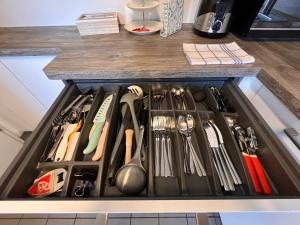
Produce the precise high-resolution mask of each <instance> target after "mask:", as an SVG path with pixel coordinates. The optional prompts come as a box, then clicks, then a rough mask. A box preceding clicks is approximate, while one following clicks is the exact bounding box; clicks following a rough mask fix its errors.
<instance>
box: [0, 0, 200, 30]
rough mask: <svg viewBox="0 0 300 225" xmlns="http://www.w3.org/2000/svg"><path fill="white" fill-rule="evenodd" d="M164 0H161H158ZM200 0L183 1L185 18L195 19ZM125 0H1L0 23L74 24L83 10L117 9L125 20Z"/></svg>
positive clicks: (17, 24) (4, 24)
mask: <svg viewBox="0 0 300 225" xmlns="http://www.w3.org/2000/svg"><path fill="white" fill-rule="evenodd" d="M160 1H163V0H160ZM199 1H200V0H185V1H184V22H186V23H191V22H193V20H194V16H195V13H196V11H197V8H198V7H197V6H198V3H199ZM126 2H127V0H1V2H0V26H2V27H17V26H56V25H57V26H59V25H74V24H75V23H74V22H75V19H76V18H77V17H78V16H79V15H80V14H82V13H90V12H104V11H117V12H119V16H120V19H121V22H122V23H124V18H125V4H126Z"/></svg>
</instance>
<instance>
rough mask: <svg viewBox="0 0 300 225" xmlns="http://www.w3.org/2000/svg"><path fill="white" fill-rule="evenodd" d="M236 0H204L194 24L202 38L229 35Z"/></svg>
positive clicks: (195, 29)
mask: <svg viewBox="0 0 300 225" xmlns="http://www.w3.org/2000/svg"><path fill="white" fill-rule="evenodd" d="M233 4H234V0H203V1H202V2H201V3H200V6H199V10H198V14H197V16H196V18H195V22H194V24H193V30H194V32H195V33H196V34H199V35H200V36H205V37H210V38H218V37H223V36H225V35H226V33H228V30H229V26H230V19H231V10H232V7H233Z"/></svg>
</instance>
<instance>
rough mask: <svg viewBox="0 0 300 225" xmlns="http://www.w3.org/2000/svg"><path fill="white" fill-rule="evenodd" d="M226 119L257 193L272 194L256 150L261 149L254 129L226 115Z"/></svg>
mask: <svg viewBox="0 0 300 225" xmlns="http://www.w3.org/2000/svg"><path fill="white" fill-rule="evenodd" d="M226 120H227V122H228V124H229V126H230V127H231V130H232V133H233V135H234V137H235V138H236V141H237V143H238V145H239V148H240V151H241V153H242V157H243V160H244V163H245V165H246V167H247V170H248V172H249V175H250V178H251V181H252V183H253V186H254V188H255V191H256V193H258V194H264V195H270V194H271V189H270V186H269V184H268V181H267V178H266V176H265V173H264V170H263V168H262V166H261V163H260V161H259V159H258V157H257V154H256V152H257V151H259V148H258V142H257V138H256V135H255V131H254V129H253V128H252V127H248V128H247V129H246V130H244V129H243V128H242V126H240V125H239V124H237V123H236V122H235V120H234V119H232V118H230V117H226Z"/></svg>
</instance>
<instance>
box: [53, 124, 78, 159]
mask: <svg viewBox="0 0 300 225" xmlns="http://www.w3.org/2000/svg"><path fill="white" fill-rule="evenodd" d="M77 125H78V124H77V123H74V124H65V125H64V130H65V131H64V134H63V138H62V140H61V142H60V144H59V146H58V147H57V150H56V153H55V158H54V162H60V161H62V160H63V159H64V157H65V154H66V151H67V147H68V140H69V136H70V134H71V133H72V132H73V131H74V130H75V128H76V127H77Z"/></svg>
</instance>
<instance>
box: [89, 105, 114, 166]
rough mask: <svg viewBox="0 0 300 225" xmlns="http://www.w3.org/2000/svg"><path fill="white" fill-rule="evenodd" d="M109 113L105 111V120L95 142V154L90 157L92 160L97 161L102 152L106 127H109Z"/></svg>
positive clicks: (106, 131)
mask: <svg viewBox="0 0 300 225" xmlns="http://www.w3.org/2000/svg"><path fill="white" fill-rule="evenodd" d="M110 109H111V107H109V110H110ZM109 115H110V113H109V111H107V113H106V122H105V124H104V127H103V129H102V132H101V135H100V138H99V141H98V144H97V148H96V151H95V154H94V155H93V157H92V160H93V161H98V160H100V159H101V157H102V154H103V151H104V144H105V141H106V138H107V133H108V128H109V119H110V118H109Z"/></svg>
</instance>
